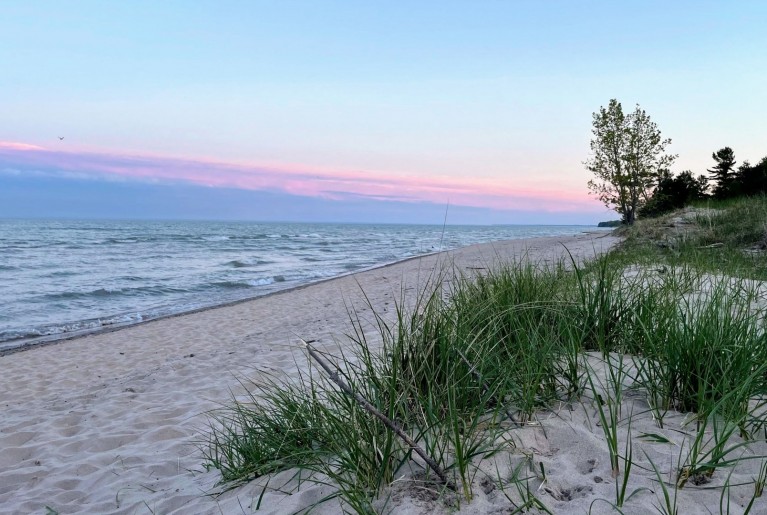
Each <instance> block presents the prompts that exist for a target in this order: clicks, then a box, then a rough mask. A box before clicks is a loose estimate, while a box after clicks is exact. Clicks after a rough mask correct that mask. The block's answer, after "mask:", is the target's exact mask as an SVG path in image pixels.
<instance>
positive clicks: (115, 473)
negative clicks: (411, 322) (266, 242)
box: [0, 231, 619, 515]
mask: <svg viewBox="0 0 767 515" xmlns="http://www.w3.org/2000/svg"><path fill="white" fill-rule="evenodd" d="M618 241H619V238H616V237H614V236H612V235H611V234H610V233H609V232H605V233H604V234H602V232H601V231H600V232H599V234H581V235H576V236H567V237H547V238H530V239H519V240H507V241H499V242H492V243H485V244H476V245H470V246H467V247H462V248H460V249H455V250H449V251H444V252H441V253H437V254H430V255H427V256H417V257H414V258H411V259H408V260H406V261H398V262H396V263H392V264H388V265H385V266H380V267H377V268H375V269H372V270H368V271H363V272H359V271H358V272H355V273H352V274H349V275H346V276H344V277H336V278H331V279H328V280H324V281H322V282H318V283H312V284H309V285H302V286H300V287H296V288H292V289H290V290H285V291H280V292H275V293H274V294H271V295H269V296H262V297H258V298H255V299H252V300H248V301H243V302H238V303H236V304H233V305H228V306H217V307H213V308H210V309H205V310H202V311H199V312H196V313H192V314H183V315H174V316H170V317H167V318H164V319H156V320H151V321H147V322H145V323H141V324H135V325H131V326H127V327H121V328H109V330H108V331H104V332H101V333H98V334H88V335H84V336H79V337H76V338H72V339H70V340H59V343H61V342H63V341H65V342H66V345H53V344H50V345H39V346H33V347H30V348H27V349H25V350H26V351H28V352H14V353H12V354H7V355H4V356H2V357H0V361H2V362H3V363H2V364H3V370H4V374H2V377H0V389H1V390H2V391H4V392H6V393H5V394H4V398H3V399H2V402H3V406H4V407H3V417H2V419H0V506H2V507H3V509H4V510H6V511H8V512H10V513H31V512H39V511H45V507H46V506H50V507H51V508H53V509H55V510H56V511H58V512H60V513H125V514H129V513H130V514H133V513H137V512H143V511H145V510H146V509H147V507H149V509H150V510H152V511H154V512H156V513H167V514H179V515H180V514H182V513H221V512H223V513H241V510H240V506H248V505H249V503H251V502H252V500H253V499H254V498H258V495H259V493H260V489H259V488H257V485H255V484H246V485H243V486H241V487H239V488H235V489H233V490H230V491H228V492H226V493H224V494H222V495H221V496H219V497H211V496H209V495H207V494H209V493H211V492H213V491H214V488H215V485H216V483H217V481H218V480H219V479H220V474H219V473H218V471H216V470H203V467H202V463H203V461H202V457H201V456H200V451H199V445H200V444H201V443H202V441H201V431H202V432H203V433H202V434H204V429H205V427H206V423H207V422H206V415H205V414H206V413H208V412H210V411H211V410H214V409H217V408H220V407H221V406H222V405H224V404H225V403H227V402H229V400H230V399H231V398H232V396H233V395H242V394H243V393H244V390H243V383H245V384H247V381H250V380H256V379H257V378H258V377H260V376H261V375H262V374H271V375H274V374H277V375H278V376H280V377H286V378H296V377H299V376H300V375H301V374H302V373H304V372H303V371H304V369H305V366H306V363H305V358H304V355H303V351H302V348H301V346H300V344H299V340H300V339H301V338H304V339H307V340H308V339H314V340H316V343H315V344H314V345H315V346H317V347H318V348H321V349H325V350H330V349H339V348H341V349H342V348H343V342H344V341H345V340H344V334H345V333H346V332H347V331H348V330H349V316H350V315H353V316H355V317H359V319H360V320H364V321H366V322H367V321H369V320H370V319H371V310H372V311H375V312H377V313H380V314H382V315H384V316H390V315H392V314H393V312H394V310H393V308H394V306H395V305H396V304H397V303H398V302H400V301H404V302H406V303H407V302H409V301H410V300H412V297H413V296H414V295H416V294H417V292H418V290H419V286H423V285H424V281H425V280H427V279H429V278H430V277H431V278H433V277H434V274H435V273H438V272H439V270H440V269H444V268H441V267H444V266H449V267H450V266H455V269H456V270H458V271H463V272H473V271H474V269H475V268H485V267H489V266H492V265H493V264H495V263H497V262H498V261H500V260H503V261H509V260H517V259H528V260H531V261H534V262H545V261H547V260H548V261H555V260H557V259H561V258H566V252H565V249H568V250H569V251H571V252H572V253H573V256H574V257H575V258H576V259H578V260H581V259H587V258H590V257H593V256H594V255H597V254H600V253H603V252H606V251H608V250H609V248H611V247H612V246H613V245H615V244H616V243H617V242H618ZM363 295H364V297H363ZM373 345H374V343H373ZM245 378H247V379H245ZM316 495H318V492H317V491H316V489H311V488H309V489H306V491H304V490H302V491H301V492H300V493H299V494H295V495H293V496H285V495H283V494H280V493H279V492H269V493H267V494H266V496H265V498H264V502H265V505H264V506H263V507H262V510H263V512H264V513H286V512H294V511H296V510H297V509H299V508H300V507H301V506H302V505H306V504H311V502H312V501H311V499H312V498H313V496H316ZM319 512H320V513H321V512H322V511H321V510H320V511H319Z"/></svg>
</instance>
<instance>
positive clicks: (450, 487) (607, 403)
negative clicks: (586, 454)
mask: <svg viewBox="0 0 767 515" xmlns="http://www.w3.org/2000/svg"><path fill="white" fill-rule="evenodd" d="M731 208H732V209H739V208H740V207H739V206H738V205H735V207H731ZM751 208H752V209H753V211H754V212H757V213H759V216H762V215H764V219H765V220H767V202H765V201H764V199H756V200H755V201H754V205H753V206H751ZM728 209H730V208H728ZM762 211H764V213H763V212H762ZM724 212H725V213H729V212H728V211H724ZM707 216H708V215H707ZM736 218H737V217H735V216H732V215H731V214H717V215H716V216H715V217H713V218H712V217H708V218H707V220H709V221H711V220H714V221H712V222H710V227H708V229H707V230H708V231H709V232H707V233H706V235H705V236H700V238H702V239H698V240H693V239H692V238H691V237H685V238H686V239H685V241H684V242H683V243H682V244H678V245H677V246H676V247H674V248H672V249H671V250H669V247H664V248H661V247H657V248H655V247H654V248H648V247H652V245H649V246H648V245H645V247H643V250H641V251H636V250H635V251H634V253H633V254H631V252H632V251H631V249H632V248H633V249H637V248H638V247H637V245H638V243H637V242H638V241H639V240H640V239H641V238H642V237H643V236H642V237H640V236H637V235H634V236H632V237H630V238H629V243H628V244H627V246H626V247H624V248H622V249H621V250H619V251H617V252H614V253H611V254H610V255H608V256H606V257H603V258H600V259H598V260H596V261H594V262H591V263H586V264H585V265H582V266H576V265H575V263H574V262H573V261H572V260H571V261H563V262H561V263H556V264H553V265H541V264H536V263H531V262H529V261H520V262H514V263H509V264H507V265H505V266H502V267H497V268H493V269H491V270H489V271H487V272H486V273H483V274H480V275H478V276H472V277H469V276H465V275H462V274H461V273H459V272H457V271H453V272H451V274H450V277H449V279H450V281H444V280H443V279H445V278H444V277H440V278H435V279H436V280H434V281H432V282H431V284H432V286H430V287H428V288H426V289H424V290H422V291H421V292H420V294H419V295H418V296H417V298H416V300H415V301H414V302H413V303H411V304H408V303H406V302H405V299H404V292H403V298H402V300H401V301H400V302H399V303H398V304H397V308H396V312H395V315H396V316H395V317H394V319H392V318H390V317H388V315H387V316H386V317H385V316H383V314H376V313H375V311H374V314H373V320H372V326H373V327H374V328H375V329H374V331H373V333H374V334H375V338H374V340H375V341H370V340H369V339H370V337H371V336H370V335H371V334H373V333H371V330H370V325H371V324H370V322H371V320H362V319H360V318H359V317H356V316H352V317H351V321H350V322H351V323H350V327H351V330H350V331H349V334H348V335H347V341H344V342H341V343H342V345H339V346H338V349H339V350H337V351H336V350H333V353H332V354H331V353H330V351H327V350H326V351H325V353H324V354H323V359H325V360H326V361H327V362H328V363H331V364H332V365H331V366H332V367H335V372H334V373H331V374H327V373H324V372H322V371H319V370H317V369H316V366H315V363H313V361H312V360H311V359H309V358H307V364H306V366H305V367H304V368H303V370H305V372H304V373H303V375H301V377H299V378H297V379H295V380H287V379H284V378H279V377H269V376H266V377H263V378H261V379H259V380H258V381H254V382H253V383H252V384H248V385H246V386H247V389H248V391H249V392H250V394H249V396H248V397H247V398H245V399H238V400H234V401H233V402H232V403H231V405H230V406H229V407H227V408H224V409H222V410H219V411H218V412H216V413H214V414H212V416H211V419H210V420H211V423H210V430H209V432H208V438H207V441H206V445H205V446H204V452H205V459H206V462H207V464H208V465H209V466H212V467H215V468H217V469H219V470H220V471H221V474H222V478H223V481H224V482H227V483H230V484H236V483H237V482H242V481H248V480H251V479H253V478H256V477H261V476H266V475H271V474H274V473H277V472H282V471H286V470H296V471H298V472H296V474H300V477H302V478H304V479H303V481H312V482H319V483H325V484H328V485H332V486H333V488H334V493H333V494H330V495H329V496H328V498H325V499H323V501H325V500H327V499H329V498H331V497H339V498H340V500H341V502H342V505H343V506H345V509H350V510H353V511H355V512H357V513H373V512H375V511H376V509H379V508H380V503H381V499H382V498H383V499H384V500H385V497H386V495H387V492H388V489H389V487H390V486H391V484H392V483H393V482H394V480H395V478H398V477H402V476H403V474H404V475H405V476H407V477H410V478H411V480H413V481H419V482H421V483H420V484H421V485H423V487H424V488H429V489H432V490H434V491H436V492H438V493H439V492H442V493H443V494H445V496H448V497H450V499H452V501H451V502H454V503H455V504H457V505H458V506H460V505H461V504H462V503H468V502H471V501H472V499H473V497H474V496H475V490H476V488H477V477H478V475H482V474H485V475H486V471H483V469H482V463H483V461H485V460H488V459H490V458H491V457H493V456H495V455H497V454H498V453H501V452H504V451H509V450H512V448H513V447H514V431H515V430H516V428H518V427H520V426H524V425H525V424H529V423H532V422H535V420H536V415H537V414H538V413H540V412H541V411H542V410H546V409H548V408H550V407H551V406H553V405H554V404H555V403H557V402H560V401H573V400H580V402H585V403H591V404H592V405H593V406H595V407H596V410H597V413H598V414H599V418H600V425H601V427H602V431H603V433H604V437H605V441H606V445H607V447H608V451H609V455H610V461H611V468H612V470H613V476H614V478H615V479H616V482H615V484H616V494H615V499H614V502H613V501H609V502H610V504H612V505H613V506H615V507H616V508H618V509H620V508H621V507H622V506H623V504H624V503H625V502H627V501H628V500H629V499H630V498H631V497H632V496H633V495H635V494H637V493H640V492H641V491H642V490H646V488H640V489H637V488H634V489H632V488H630V483H631V475H632V473H634V471H635V470H636V467H634V468H633V469H632V465H634V464H635V463H634V462H635V459H634V457H633V454H634V451H633V445H634V443H633V441H632V437H631V429H630V427H631V419H632V417H633V416H634V414H633V413H632V414H625V413H621V411H620V409H621V405H622V395H623V392H624V391H625V390H626V389H629V388H631V389H634V390H638V391H640V392H641V393H642V395H643V396H644V397H645V399H646V402H647V406H648V407H649V408H648V410H649V412H650V413H651V415H652V417H653V419H654V420H655V423H656V424H657V425H658V427H659V428H663V427H664V421H665V419H666V416H667V414H668V413H669V412H671V411H675V412H689V413H693V414H694V416H692V417H691V418H690V420H691V422H690V424H693V425H694V429H693V430H691V433H690V436H689V438H686V439H685V440H684V441H683V447H684V448H685V449H686V453H685V454H680V456H679V459H678V460H677V461H678V462H679V463H678V465H677V470H676V471H675V473H674V474H675V477H674V486H673V490H674V491H676V490H677V489H680V488H684V487H685V485H686V484H687V483H688V481H689V480H690V478H696V477H700V476H707V477H711V476H713V475H714V473H716V472H717V471H718V470H722V469H725V470H728V469H729V470H730V471H731V470H732V469H733V467H735V466H737V465H738V463H740V462H741V461H742V460H743V459H746V458H744V457H743V453H742V452H741V451H743V450H744V449H746V448H748V447H749V446H750V445H751V444H752V443H753V442H755V441H764V440H765V438H766V437H767V432H766V431H765V428H767V415H766V414H765V411H766V410H764V409H763V408H764V399H765V394H766V393H767V365H765V363H767V334H766V333H765V330H764V329H765V327H764V320H765V316H764V313H765V311H764V307H763V306H762V305H760V304H759V302H760V300H763V299H764V291H763V290H762V289H761V286H760V283H758V282H755V281H752V280H749V279H747V278H743V277H760V276H761V275H762V274H763V271H762V270H760V269H759V266H761V265H760V263H761V261H759V260H761V259H762V258H761V257H760V256H758V257H755V258H754V257H747V258H745V259H744V260H742V261H738V262H737V263H736V265H733V261H732V260H731V261H729V262H727V263H726V264H725V265H723V266H722V267H720V268H719V269H718V270H719V272H718V274H719V275H711V274H710V273H708V272H709V271H710V270H712V269H713V268H714V263H715V262H716V259H717V258H716V255H714V254H707V253H702V252H701V251H702V250H717V251H718V249H716V248H714V249H700V248H699V247H701V246H702V245H701V243H703V242H705V241H710V240H711V239H712V238H713V239H719V233H718V232H717V231H721V230H724V231H727V232H728V233H730V236H731V238H730V239H728V240H727V241H726V242H723V243H725V244H726V245H741V244H743V242H744V241H748V242H751V240H753V239H754V238H756V237H757V236H758V235H759V234H760V232H759V231H762V230H763V229H764V226H763V225H760V224H761V223H762V222H753V220H750V221H749V223H748V225H749V227H748V228H745V229H743V230H742V231H740V236H737V235H735V233H736V232H737V231H736V230H735V229H734V228H733V227H732V223H733V222H732V220H734V219H736ZM752 222H753V223H752ZM709 229H710V230H709ZM642 230H645V229H642V228H640V229H639V231H642ZM712 235H713V236H712ZM632 238H633V239H632ZM696 238H698V236H696ZM722 239H723V240H724V238H722ZM749 244H750V243H749ZM748 266H750V267H752V268H749V269H747V270H746V269H745V268H744V267H748ZM744 270H745V273H744ZM733 271H738V272H740V273H741V275H740V276H737V277H734V276H733V275H732V274H731V273H730V272H733ZM446 285H450V286H446ZM340 349H343V350H340ZM594 356H601V359H602V361H603V364H604V370H605V372H604V374H603V375H602V376H599V375H598V374H597V373H596V372H595V371H594V369H593V367H591V366H590V365H588V363H587V361H588V359H589V358H593V357H594ZM334 379H341V380H342V381H343V382H345V384H347V385H348V386H349V388H350V389H351V391H353V393H354V395H358V396H360V397H361V398H363V399H365V401H366V402H368V403H369V404H370V405H371V406H372V407H374V409H375V410H377V411H378V412H380V413H381V414H383V415H384V416H385V417H386V419H387V420H388V421H389V422H391V423H392V424H394V426H390V425H387V424H386V423H383V422H382V421H381V420H380V419H379V418H376V417H375V416H372V415H371V412H370V410H367V409H366V408H365V407H364V406H362V405H361V404H360V402H358V401H357V400H355V397H354V396H352V395H349V394H348V393H347V392H344V391H342V390H341V389H339V388H338V383H337V381H334ZM625 425H628V426H629V430H628V436H627V438H626V440H625V441H623V442H620V441H619V427H624V426H625ZM392 427H396V428H398V429H401V430H402V431H404V432H405V433H407V435H409V438H410V439H411V440H412V442H414V444H412V445H411V444H410V443H408V442H406V441H404V440H403V439H402V438H400V437H398V435H397V432H396V431H394V430H393V429H392ZM738 438H740V440H738ZM414 446H417V447H418V448H419V450H420V451H423V452H425V453H426V454H427V455H428V456H429V457H430V458H431V459H432V460H434V462H435V464H436V465H437V467H439V469H440V470H442V471H444V472H445V474H446V477H447V480H446V481H443V480H441V479H440V478H439V477H437V476H438V475H436V474H434V473H433V470H434V467H432V466H430V465H429V464H428V463H426V462H425V461H424V460H423V459H421V458H420V457H419V455H418V454H417V452H416V450H415V448H414ZM645 455H646V453H645ZM747 459H749V460H761V462H767V456H758V455H749V456H748V458H747ZM648 460H649V457H648ZM762 470H763V471H762V472H760V473H759V474H758V477H756V478H754V492H755V495H754V498H753V499H752V504H753V503H754V499H757V497H758V496H761V490H762V489H763V485H764V483H765V481H764V477H765V475H767V470H765V467H764V466H762ZM541 473H542V474H541V475H543V476H545V472H544V471H543V470H541ZM643 473H645V474H646V475H648V476H651V477H657V478H658V480H659V481H660V478H661V473H660V469H659V468H658V467H656V465H655V464H654V463H652V462H651V461H650V466H646V467H644V471H643ZM730 473H731V472H730ZM499 474H500V473H499ZM530 481H539V482H540V481H545V479H540V478H537V479H536V478H534V477H533V476H529V475H526V474H524V473H521V469H520V468H519V467H517V468H516V469H515V472H514V474H512V476H511V479H509V478H501V477H498V478H496V482H497V484H498V485H499V486H500V487H501V489H502V491H503V492H504V494H505V495H507V497H509V500H510V501H511V502H512V505H513V506H517V508H518V509H520V510H521V509H527V508H531V507H535V508H537V509H539V510H542V511H547V510H548V508H546V506H545V504H544V503H543V501H542V500H541V499H540V498H538V497H536V495H535V492H534V491H533V490H532V489H531V488H530ZM728 481H729V476H728ZM299 483H300V482H299ZM512 486H513V487H512ZM661 486H662V492H663V495H664V497H663V499H662V502H661V503H660V504H659V505H658V510H659V511H660V512H665V513H674V512H676V510H677V506H676V504H675V502H676V501H675V496H672V495H671V494H670V493H669V492H670V491H671V489H670V487H668V486H667V485H666V484H664V483H662V481H661ZM756 493H758V494H759V495H758V496H757V495H756ZM722 495H723V496H724V495H725V493H724V490H723V494H722ZM512 497H513V498H514V499H515V500H513V501H512ZM376 503H378V504H376ZM724 505H725V504H724V503H723V504H722V506H724ZM377 507H378V508H377Z"/></svg>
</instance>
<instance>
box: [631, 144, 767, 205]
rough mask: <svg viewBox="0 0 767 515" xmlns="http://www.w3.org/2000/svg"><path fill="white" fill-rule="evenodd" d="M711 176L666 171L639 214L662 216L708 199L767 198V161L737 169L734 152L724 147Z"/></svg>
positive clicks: (716, 158) (766, 158) (715, 153)
mask: <svg viewBox="0 0 767 515" xmlns="http://www.w3.org/2000/svg"><path fill="white" fill-rule="evenodd" d="M711 157H712V158H713V160H714V163H715V164H714V166H713V167H712V168H710V169H709V170H707V171H708V175H699V176H697V177H694V176H693V174H692V172H691V171H689V170H686V171H684V172H682V173H680V174H678V175H676V176H674V175H672V174H671V172H670V171H668V170H663V171H661V172H660V174H659V176H658V182H657V185H656V186H655V189H654V190H653V192H652V195H651V197H650V198H649V199H648V200H647V202H646V203H645V205H644V206H643V207H642V208H641V210H640V215H641V216H644V217H653V216H659V215H662V214H664V213H668V212H669V211H673V210H674V209H679V208H682V207H684V206H686V205H688V204H690V203H691V202H693V201H696V200H703V199H706V198H714V199H718V200H719V199H729V198H736V197H745V196H753V195H763V194H767V157H764V158H762V160H761V161H759V162H758V163H756V164H755V165H752V164H751V163H749V162H748V161H743V163H741V165H740V166H738V167H737V168H736V167H735V165H736V164H737V161H736V160H735V152H734V151H733V150H732V149H731V148H730V147H724V148H722V149H720V150H718V151H716V152H714V153H713V154H711Z"/></svg>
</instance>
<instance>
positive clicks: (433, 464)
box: [301, 339, 456, 491]
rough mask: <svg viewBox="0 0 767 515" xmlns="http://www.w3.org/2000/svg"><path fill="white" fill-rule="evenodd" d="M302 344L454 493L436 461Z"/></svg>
mask: <svg viewBox="0 0 767 515" xmlns="http://www.w3.org/2000/svg"><path fill="white" fill-rule="evenodd" d="M301 342H303V344H304V346H305V347H306V351H307V352H308V353H309V356H310V357H311V358H312V359H314V361H316V362H317V364H319V366H320V367H322V369H323V370H325V372H327V373H328V377H329V378H330V380H331V381H333V382H334V383H335V384H337V385H338V387H339V388H341V390H342V391H343V392H344V393H346V394H347V395H350V396H352V397H353V398H354V400H355V401H357V403H358V404H359V405H360V406H362V407H363V408H364V409H365V411H367V412H368V413H371V414H372V415H373V416H375V417H376V418H378V419H379V420H380V421H381V422H383V423H384V425H385V426H386V427H388V428H389V429H391V430H392V431H394V433H395V434H396V435H397V436H399V437H400V438H401V439H402V440H403V441H404V442H405V443H406V444H407V445H408V446H409V447H410V448H411V449H412V450H414V451H415V452H416V454H418V455H419V456H420V457H421V458H422V459H423V461H425V462H426V464H427V465H428V466H429V468H431V469H432V470H433V471H434V473H435V474H437V476H438V477H439V479H440V480H441V481H442V483H443V484H444V485H445V486H446V487H447V488H449V489H450V490H453V491H455V490H456V488H455V485H454V484H453V483H452V482H451V481H450V480H449V479H448V478H447V475H446V474H445V471H444V470H442V468H441V467H440V466H439V465H438V464H437V462H436V461H434V460H433V459H432V458H431V457H430V456H429V455H428V454H426V451H424V450H423V449H421V447H420V446H419V445H418V444H417V443H415V442H414V441H413V439H412V438H410V437H409V436H408V435H407V433H405V432H404V431H403V430H402V429H401V428H400V427H399V425H398V424H397V423H396V422H395V421H393V420H391V419H389V418H388V417H387V416H386V415H384V414H383V413H381V412H380V411H378V409H377V408H376V407H375V406H373V405H372V404H371V403H370V402H369V401H368V400H367V399H365V397H363V396H362V395H360V394H359V393H357V392H355V391H354V390H352V389H351V387H350V386H349V385H348V384H346V383H345V382H344V380H343V379H341V378H340V377H339V375H338V371H337V370H333V369H332V368H331V367H330V365H329V364H328V363H326V362H325V360H324V359H323V358H322V356H321V355H320V353H319V352H317V350H316V349H315V348H314V347H312V346H311V345H310V344H309V343H308V342H306V341H304V340H303V339H302V340H301Z"/></svg>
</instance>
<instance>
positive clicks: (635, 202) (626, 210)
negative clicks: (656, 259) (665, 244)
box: [584, 99, 676, 224]
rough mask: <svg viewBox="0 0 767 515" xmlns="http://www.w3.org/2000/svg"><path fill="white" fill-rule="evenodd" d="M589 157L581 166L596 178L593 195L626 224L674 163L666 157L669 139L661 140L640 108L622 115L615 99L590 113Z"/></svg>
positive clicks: (668, 156) (592, 182)
mask: <svg viewBox="0 0 767 515" xmlns="http://www.w3.org/2000/svg"><path fill="white" fill-rule="evenodd" d="M591 133H592V135H593V138H592V139H591V153H592V156H591V158H589V159H588V160H586V161H585V162H584V165H585V166H586V168H587V169H588V170H589V171H591V172H593V173H594V175H595V178H594V179H592V180H590V181H589V183H588V186H589V189H590V190H591V191H592V193H593V194H595V195H597V197H598V198H599V199H600V200H601V201H602V202H604V203H605V205H606V206H607V207H614V208H615V210H616V211H618V212H619V213H620V214H621V215H623V221H624V222H625V223H627V224H633V223H634V220H636V214H637V212H638V211H639V209H640V208H641V207H642V206H643V205H644V204H645V203H646V202H647V201H648V200H649V198H650V196H651V193H652V190H653V187H654V186H655V184H656V183H657V182H658V178H659V177H660V174H661V171H662V170H666V169H668V167H669V166H670V165H671V164H672V163H673V162H674V159H676V156H675V155H670V154H666V153H665V151H666V146H668V145H669V144H670V143H671V140H670V139H663V138H662V137H661V133H660V130H659V129H658V126H657V125H656V124H655V122H653V121H652V120H651V119H650V116H649V115H648V114H647V113H646V112H645V111H644V109H642V108H640V107H639V105H637V106H636V109H635V110H634V112H633V113H629V114H628V115H625V114H624V113H623V107H622V106H621V104H620V102H618V101H617V100H616V99H612V100H610V103H609V104H608V106H607V109H605V108H604V107H600V108H599V111H597V112H596V113H593V120H592V129H591Z"/></svg>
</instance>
